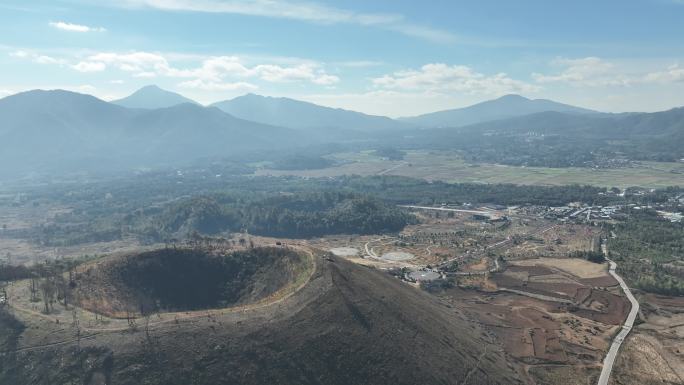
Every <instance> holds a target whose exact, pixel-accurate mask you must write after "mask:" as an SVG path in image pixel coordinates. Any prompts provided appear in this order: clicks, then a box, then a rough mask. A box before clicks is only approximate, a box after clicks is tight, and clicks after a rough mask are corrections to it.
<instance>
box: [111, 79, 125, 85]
mask: <svg viewBox="0 0 684 385" xmlns="http://www.w3.org/2000/svg"><path fill="white" fill-rule="evenodd" d="M109 83H110V84H124V81H123V80H119V79H117V80H110V81H109Z"/></svg>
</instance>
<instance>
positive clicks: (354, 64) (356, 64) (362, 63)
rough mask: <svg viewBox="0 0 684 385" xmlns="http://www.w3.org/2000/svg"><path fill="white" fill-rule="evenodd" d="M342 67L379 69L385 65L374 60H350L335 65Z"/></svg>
mask: <svg viewBox="0 0 684 385" xmlns="http://www.w3.org/2000/svg"><path fill="white" fill-rule="evenodd" d="M334 64H335V65H338V66H340V67H350V68H366V67H377V66H381V65H383V64H384V63H383V62H381V61H374V60H350V61H342V62H337V63H334Z"/></svg>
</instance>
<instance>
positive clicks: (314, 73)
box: [74, 52, 340, 89]
mask: <svg viewBox="0 0 684 385" xmlns="http://www.w3.org/2000/svg"><path fill="white" fill-rule="evenodd" d="M106 66H112V67H114V68H118V69H119V70H122V71H125V72H135V74H133V75H132V76H133V77H139V78H153V77H157V76H163V77H170V78H188V79H195V80H196V81H195V82H194V83H192V82H188V83H187V84H196V85H197V88H204V89H208V88H217V87H232V86H231V85H230V84H242V86H244V85H245V84H248V83H239V82H237V83H236V82H234V81H227V80H226V79H233V80H235V79H239V80H241V79H248V78H256V79H260V80H263V81H266V82H272V83H287V82H310V83H312V84H317V85H325V86H329V85H332V84H335V83H338V82H339V81H340V79H339V78H338V77H337V76H334V75H330V74H328V73H326V72H325V70H323V69H322V68H320V67H321V66H320V65H319V64H316V63H303V64H297V65H290V66H282V65H277V64H259V65H255V66H251V67H250V66H248V65H246V64H244V63H243V61H242V60H241V59H240V58H239V57H237V56H212V57H207V58H204V59H203V60H202V61H201V63H200V65H199V66H195V67H191V68H178V67H176V66H174V65H172V64H171V63H170V61H169V60H167V58H166V57H165V56H164V55H162V54H159V53H151V52H131V53H123V54H122V53H113V52H102V53H98V54H95V55H91V56H89V57H88V58H87V61H84V62H81V63H79V64H78V65H77V66H74V69H77V70H82V71H83V70H87V69H90V70H103V69H104V68H105V67H106ZM77 67H78V68H77ZM224 84H228V85H224Z"/></svg>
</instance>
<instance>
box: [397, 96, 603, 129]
mask: <svg viewBox="0 0 684 385" xmlns="http://www.w3.org/2000/svg"><path fill="white" fill-rule="evenodd" d="M548 111H552V112H565V113H572V114H587V113H588V114H591V113H596V111H592V110H588V109H585V108H580V107H574V106H570V105H567V104H562V103H558V102H554V101H551V100H546V99H527V98H525V97H522V96H520V95H506V96H502V97H500V98H498V99H494V100H489V101H486V102H482V103H478V104H475V105H472V106H469V107H464V108H457V109H453V110H446V111H438V112H432V113H429V114H425V115H420V116H415V117H410V118H402V119H400V120H401V121H403V122H406V123H410V124H413V125H415V126H420V127H426V128H427V127H461V126H467V125H471V124H477V123H482V122H487V121H492V120H501V119H507V118H513V117H516V116H523V115H529V114H535V113H539V112H548Z"/></svg>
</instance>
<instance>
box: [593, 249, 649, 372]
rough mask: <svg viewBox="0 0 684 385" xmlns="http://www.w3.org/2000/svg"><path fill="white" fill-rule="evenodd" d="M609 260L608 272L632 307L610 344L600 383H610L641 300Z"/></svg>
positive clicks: (615, 265) (614, 264)
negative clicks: (611, 374) (618, 284)
mask: <svg viewBox="0 0 684 385" xmlns="http://www.w3.org/2000/svg"><path fill="white" fill-rule="evenodd" d="M604 251H605V249H604ZM608 262H609V263H610V270H609V271H608V272H609V273H610V275H612V276H613V278H615V279H616V280H617V281H618V282H619V283H620V287H621V288H622V291H624V292H625V295H626V296H627V298H628V299H629V302H631V303H632V309H631V310H630V311H629V315H628V316H627V319H626V320H625V324H624V325H622V329H621V330H620V333H618V335H617V337H615V339H614V340H613V344H612V345H610V350H609V351H608V354H607V355H606V358H605V359H604V360H603V369H602V370H601V376H600V377H599V380H598V385H608V380H609V379H610V373H611V372H612V371H613V364H614V363H615V358H617V354H618V351H619V350H620V346H621V345H622V342H623V341H624V340H625V338H626V337H627V335H628V334H629V332H630V331H631V330H632V327H633V326H634V321H635V320H636V316H637V314H638V313H639V302H638V301H637V300H636V298H634V296H633V295H632V292H631V291H629V287H627V284H625V281H624V280H623V279H622V277H620V276H619V275H617V273H616V272H615V269H616V268H617V264H616V263H615V262H613V261H611V260H610V259H609V260H608Z"/></svg>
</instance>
